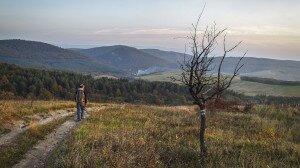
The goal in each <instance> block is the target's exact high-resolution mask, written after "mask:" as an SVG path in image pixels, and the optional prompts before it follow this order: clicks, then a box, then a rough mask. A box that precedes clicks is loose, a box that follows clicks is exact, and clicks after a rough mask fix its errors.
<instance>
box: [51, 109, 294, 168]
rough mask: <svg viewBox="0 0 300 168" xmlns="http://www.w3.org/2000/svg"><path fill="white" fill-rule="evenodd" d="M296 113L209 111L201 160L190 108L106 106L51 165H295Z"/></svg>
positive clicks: (74, 133) (196, 122)
mask: <svg viewBox="0 0 300 168" xmlns="http://www.w3.org/2000/svg"><path fill="white" fill-rule="evenodd" d="M266 113H267V114H266ZM299 115H300V114H299V110H298V109H295V108H287V109H285V110H282V109H281V108H276V107H273V106H255V108H253V109H252V110H251V111H250V112H249V113H247V114H246V113H238V112H225V111H220V112H215V113H210V114H208V116H207V118H208V121H207V122H208V123H207V124H208V128H207V132H206V140H207V146H208V151H209V154H208V156H207V158H206V159H204V158H202V157H201V156H199V155H198V154H199V142H198V135H199V134H198V131H199V129H198V124H199V123H198V120H197V113H196V112H195V109H194V107H180V108H177V107H156V106H142V105H110V108H108V109H106V110H99V111H96V112H95V113H93V114H92V115H91V117H90V118H88V119H87V120H86V121H84V123H83V124H82V125H81V126H80V127H79V128H78V129H76V130H75V131H74V132H73V133H72V136H71V137H69V139H68V140H66V141H65V143H63V144H62V145H61V146H60V148H59V149H57V150H56V151H55V153H54V154H53V156H52V158H51V161H50V163H51V164H49V165H50V166H52V167H103V166H104V165H105V167H201V166H206V167H267V166H269V167H278V166H280V167H298V166H299V164H300V159H299V158H300V151H299V148H298V147H297V146H299V141H298V140H299V139H297V138H299V133H298V134H297V133H295V130H294V134H293V133H292V132H293V129H295V128H298V127H299V121H300V118H299ZM279 116H285V117H279ZM277 117H278V118H277ZM292 121H293V122H292ZM291 122H292V123H291ZM287 123H289V124H288V125H287ZM296 132H297V131H296Z"/></svg>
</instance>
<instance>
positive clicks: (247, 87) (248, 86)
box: [140, 72, 300, 97]
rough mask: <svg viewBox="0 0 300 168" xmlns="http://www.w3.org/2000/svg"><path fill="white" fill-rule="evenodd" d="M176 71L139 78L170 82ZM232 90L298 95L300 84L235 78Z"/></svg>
mask: <svg viewBox="0 0 300 168" xmlns="http://www.w3.org/2000/svg"><path fill="white" fill-rule="evenodd" d="M178 75H179V73H178V72H162V73H155V74H150V75H145V76H141V77H140V79H144V80H149V81H167V82H170V81H171V79H170V76H174V77H176V76H178ZM230 89H232V90H234V91H237V92H239V93H244V94H246V95H249V96H255V95H272V96H295V97H300V85H298V86H288V85H286V86H285V85H271V84H263V83H258V82H250V81H243V80H240V79H239V78H236V79H235V80H234V82H233V84H232V86H231V88H230Z"/></svg>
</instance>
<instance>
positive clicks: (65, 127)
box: [13, 107, 105, 168]
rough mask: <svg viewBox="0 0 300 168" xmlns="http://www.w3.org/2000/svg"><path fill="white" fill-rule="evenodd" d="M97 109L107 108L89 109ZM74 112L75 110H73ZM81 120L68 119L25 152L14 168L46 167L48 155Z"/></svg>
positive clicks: (89, 110) (90, 110)
mask: <svg viewBox="0 0 300 168" xmlns="http://www.w3.org/2000/svg"><path fill="white" fill-rule="evenodd" d="M95 109H97V110H102V109H105V107H100V108H93V109H87V111H88V112H89V113H90V112H92V111H94V110H95ZM73 113H74V112H73ZM89 113H86V115H85V117H86V118H87V117H89ZM80 123H81V122H76V121H75V120H67V121H66V122H65V123H63V124H62V125H61V126H60V127H59V128H57V129H55V130H54V131H53V132H52V133H50V134H48V135H47V136H46V137H45V140H42V141H40V142H38V143H37V144H36V145H35V146H34V147H33V148H32V149H31V150H30V151H28V152H27V153H26V154H25V158H24V159H23V160H21V161H20V162H19V163H18V164H16V165H14V166H13V168H32V167H35V168H42V167H45V163H46V162H47V158H48V156H49V155H50V154H51V152H52V151H53V150H54V149H55V148H56V147H57V145H58V144H59V143H60V142H62V140H63V139H65V138H66V137H67V135H68V133H69V132H70V131H71V130H72V129H73V128H74V127H76V126H77V125H78V124H80Z"/></svg>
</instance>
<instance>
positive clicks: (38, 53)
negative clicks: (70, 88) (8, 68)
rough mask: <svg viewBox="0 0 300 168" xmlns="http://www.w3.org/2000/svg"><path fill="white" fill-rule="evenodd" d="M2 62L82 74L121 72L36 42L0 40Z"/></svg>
mask: <svg viewBox="0 0 300 168" xmlns="http://www.w3.org/2000/svg"><path fill="white" fill-rule="evenodd" d="M0 61H1V62H5V63H12V64H17V65H22V66H26V67H38V68H44V69H56V70H66V71H73V72H82V73H98V72H106V73H109V72H113V73H118V72H119V71H118V70H117V69H116V68H114V67H111V66H109V65H106V64H103V63H101V62H99V61H97V60H95V59H92V58H90V57H87V56H84V55H82V54H80V53H77V52H74V51H71V50H67V49H63V48H60V47H57V46H54V45H50V44H47V43H42V42H36V41H25V40H0Z"/></svg>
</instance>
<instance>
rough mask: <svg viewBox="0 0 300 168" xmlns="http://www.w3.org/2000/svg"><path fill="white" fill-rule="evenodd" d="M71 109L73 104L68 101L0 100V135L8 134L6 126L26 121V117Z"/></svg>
mask: <svg viewBox="0 0 300 168" xmlns="http://www.w3.org/2000/svg"><path fill="white" fill-rule="evenodd" d="M73 107H75V104H74V102H70V101H29V100H20V101H17V100H0V114H1V115H0V134H1V133H6V132H8V131H9V129H8V128H7V127H8V126H7V125H10V124H12V123H13V122H14V121H16V120H26V119H27V116H30V115H34V114H37V113H47V112H49V111H52V110H59V109H66V108H73ZM29 122H30V121H29Z"/></svg>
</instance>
